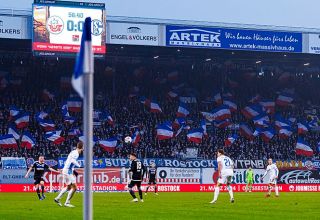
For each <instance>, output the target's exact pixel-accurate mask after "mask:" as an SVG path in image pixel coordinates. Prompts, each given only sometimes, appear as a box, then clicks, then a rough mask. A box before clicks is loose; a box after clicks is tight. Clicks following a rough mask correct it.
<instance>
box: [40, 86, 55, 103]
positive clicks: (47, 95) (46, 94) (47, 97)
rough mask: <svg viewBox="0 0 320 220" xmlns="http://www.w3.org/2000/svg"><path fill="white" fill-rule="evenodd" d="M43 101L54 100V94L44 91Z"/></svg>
mask: <svg viewBox="0 0 320 220" xmlns="http://www.w3.org/2000/svg"><path fill="white" fill-rule="evenodd" d="M42 99H43V100H44V101H50V100H53V99H54V94H53V93H51V92H50V91H49V90H47V89H44V90H43V91H42Z"/></svg>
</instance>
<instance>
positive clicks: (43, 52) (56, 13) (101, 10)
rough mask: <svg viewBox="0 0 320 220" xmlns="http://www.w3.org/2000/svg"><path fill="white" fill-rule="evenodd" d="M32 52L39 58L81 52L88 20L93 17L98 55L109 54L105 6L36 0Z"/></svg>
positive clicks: (94, 44)
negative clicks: (85, 24)
mask: <svg viewBox="0 0 320 220" xmlns="http://www.w3.org/2000/svg"><path fill="white" fill-rule="evenodd" d="M32 9H33V13H32V14H33V36H32V50H33V53H34V54H35V55H39V56H70V55H75V54H76V53H77V52H78V51H79V49H80V43H81V36H82V29H83V26H84V20H85V18H86V17H91V20H92V24H91V33H92V48H93V52H94V54H95V56H96V57H97V56H98V57H101V56H104V54H105V53H106V14H105V4H103V3H89V2H67V1H56V0H35V2H34V4H33V6H32Z"/></svg>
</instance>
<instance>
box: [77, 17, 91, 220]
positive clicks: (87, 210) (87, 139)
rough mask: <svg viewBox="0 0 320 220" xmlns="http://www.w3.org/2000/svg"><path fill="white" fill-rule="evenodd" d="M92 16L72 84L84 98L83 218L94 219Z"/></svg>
mask: <svg viewBox="0 0 320 220" xmlns="http://www.w3.org/2000/svg"><path fill="white" fill-rule="evenodd" d="M91 37H92V36H91V18H90V17H88V18H86V19H85V23H84V28H83V33H82V39H81V47H80V52H79V54H78V57H77V62H76V66H75V72H74V75H73V77H72V85H73V87H74V89H75V90H76V91H77V92H78V94H79V95H80V96H81V97H82V98H83V131H84V132H83V133H84V161H85V164H84V199H83V219H84V220H92V217H93V208H92V206H93V199H92V178H91V177H92V149H93V117H92V116H93V73H94V60H93V59H94V58H93V52H92V41H91Z"/></svg>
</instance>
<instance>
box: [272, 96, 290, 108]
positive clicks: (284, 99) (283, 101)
mask: <svg viewBox="0 0 320 220" xmlns="http://www.w3.org/2000/svg"><path fill="white" fill-rule="evenodd" d="M292 101H293V95H292V94H288V93H281V94H280V95H279V96H278V98H277V100H276V104H277V105H279V106H283V107H285V106H288V105H290V104H291V103H292Z"/></svg>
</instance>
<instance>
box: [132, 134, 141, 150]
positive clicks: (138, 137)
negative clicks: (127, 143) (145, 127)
mask: <svg viewBox="0 0 320 220" xmlns="http://www.w3.org/2000/svg"><path fill="white" fill-rule="evenodd" d="M131 139H132V145H133V146H134V147H135V146H137V145H138V143H139V142H140V140H141V134H140V132H139V131H138V130H136V131H135V132H134V133H133V135H132V137H131Z"/></svg>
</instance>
